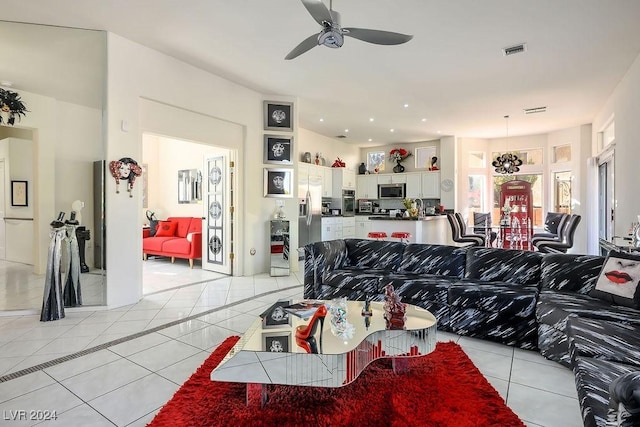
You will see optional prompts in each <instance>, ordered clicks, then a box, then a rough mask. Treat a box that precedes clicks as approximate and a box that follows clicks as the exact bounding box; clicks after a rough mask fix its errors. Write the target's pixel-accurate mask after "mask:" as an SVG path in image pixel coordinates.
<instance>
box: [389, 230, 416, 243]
mask: <svg viewBox="0 0 640 427" xmlns="http://www.w3.org/2000/svg"><path fill="white" fill-rule="evenodd" d="M391 237H392V238H396V239H400V241H401V242H404V243H409V238H410V237H411V233H409V232H406V231H394V232H393V233H391Z"/></svg>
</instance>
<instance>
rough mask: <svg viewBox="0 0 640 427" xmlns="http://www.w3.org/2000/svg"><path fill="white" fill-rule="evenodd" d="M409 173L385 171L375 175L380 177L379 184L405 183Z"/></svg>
mask: <svg viewBox="0 0 640 427" xmlns="http://www.w3.org/2000/svg"><path fill="white" fill-rule="evenodd" d="M407 175H408V174H406V173H384V174H380V175H373V176H375V177H377V178H378V184H405V183H406V182H407Z"/></svg>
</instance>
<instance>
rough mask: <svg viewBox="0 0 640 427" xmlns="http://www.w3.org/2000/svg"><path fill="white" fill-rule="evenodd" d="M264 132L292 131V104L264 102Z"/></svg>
mask: <svg viewBox="0 0 640 427" xmlns="http://www.w3.org/2000/svg"><path fill="white" fill-rule="evenodd" d="M264 130H282V131H288V132H291V131H292V130H293V103H292V102H276V101H264Z"/></svg>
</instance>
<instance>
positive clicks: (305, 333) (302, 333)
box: [296, 305, 327, 340]
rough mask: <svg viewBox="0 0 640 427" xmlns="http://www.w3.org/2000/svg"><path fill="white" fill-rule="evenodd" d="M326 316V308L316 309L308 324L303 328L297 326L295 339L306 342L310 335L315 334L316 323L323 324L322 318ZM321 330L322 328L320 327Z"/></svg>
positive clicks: (322, 306) (323, 306)
mask: <svg viewBox="0 0 640 427" xmlns="http://www.w3.org/2000/svg"><path fill="white" fill-rule="evenodd" d="M326 315H327V307H326V306H325V305H321V306H320V307H318V309H317V310H316V312H315V313H313V317H312V318H311V320H310V321H309V323H308V324H307V325H305V326H298V327H297V328H296V339H301V340H306V339H307V338H309V336H310V335H313V334H315V332H316V328H317V327H318V323H320V324H322V323H324V318H325V316H326ZM320 328H322V326H321V327H320Z"/></svg>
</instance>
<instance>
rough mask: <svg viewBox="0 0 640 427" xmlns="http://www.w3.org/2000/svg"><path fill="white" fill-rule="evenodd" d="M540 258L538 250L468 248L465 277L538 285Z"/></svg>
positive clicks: (486, 280)
mask: <svg viewBox="0 0 640 427" xmlns="http://www.w3.org/2000/svg"><path fill="white" fill-rule="evenodd" d="M541 259H542V254H540V253H539V252H531V251H521V250H517V249H498V248H469V249H467V264H466V269H465V278H469V279H476V280H480V281H483V282H509V283H514V284H520V285H533V286H538V284H539V281H540V263H541Z"/></svg>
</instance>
